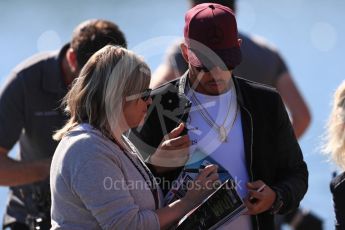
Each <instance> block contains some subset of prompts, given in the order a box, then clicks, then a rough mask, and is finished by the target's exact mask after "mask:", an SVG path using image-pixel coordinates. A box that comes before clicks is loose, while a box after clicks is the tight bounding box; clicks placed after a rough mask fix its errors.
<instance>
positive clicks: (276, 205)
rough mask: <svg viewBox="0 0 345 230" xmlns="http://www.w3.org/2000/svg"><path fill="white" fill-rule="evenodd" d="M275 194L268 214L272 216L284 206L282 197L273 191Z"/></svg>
mask: <svg viewBox="0 0 345 230" xmlns="http://www.w3.org/2000/svg"><path fill="white" fill-rule="evenodd" d="M275 193H276V199H275V201H274V202H273V204H272V207H271V209H270V212H271V214H272V215H275V214H277V213H278V212H279V211H280V209H281V208H282V207H283V205H284V202H283V197H282V195H281V193H280V192H279V190H275Z"/></svg>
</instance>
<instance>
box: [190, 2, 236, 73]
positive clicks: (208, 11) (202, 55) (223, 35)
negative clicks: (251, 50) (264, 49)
mask: <svg viewBox="0 0 345 230" xmlns="http://www.w3.org/2000/svg"><path fill="white" fill-rule="evenodd" d="M184 38H185V42H186V45H187V46H188V50H189V51H188V53H189V62H190V64H191V65H193V66H195V67H208V68H212V67H213V66H220V67H222V66H225V67H226V68H228V69H233V68H235V67H236V66H237V65H239V64H240V63H241V60H242V56H241V49H240V46H239V44H238V31H237V23H236V18H235V15H234V13H233V12H232V11H231V9H230V8H228V7H226V6H223V5H220V4H216V3H203V4H199V5H196V6H195V7H193V8H192V9H190V10H189V11H188V12H187V13H186V15H185V27H184Z"/></svg>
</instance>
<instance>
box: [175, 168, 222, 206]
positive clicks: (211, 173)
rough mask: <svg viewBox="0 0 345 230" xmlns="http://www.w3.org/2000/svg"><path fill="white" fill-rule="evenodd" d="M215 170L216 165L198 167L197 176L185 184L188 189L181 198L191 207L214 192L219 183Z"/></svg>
mask: <svg viewBox="0 0 345 230" xmlns="http://www.w3.org/2000/svg"><path fill="white" fill-rule="evenodd" d="M217 170H218V166H217V165H208V166H206V167H205V168H204V169H200V173H199V175H198V176H197V178H196V179H195V180H194V181H191V182H190V183H188V184H187V189H188V191H187V193H186V195H185V196H184V197H183V198H182V199H184V200H185V201H184V202H189V204H190V205H191V206H192V207H195V206H196V205H198V204H200V203H201V202H202V201H203V200H204V199H205V198H206V197H207V196H209V195H210V194H211V193H212V192H214V191H215V190H216V189H217V188H218V187H219V185H220V182H219V180H218V179H219V177H218V173H217Z"/></svg>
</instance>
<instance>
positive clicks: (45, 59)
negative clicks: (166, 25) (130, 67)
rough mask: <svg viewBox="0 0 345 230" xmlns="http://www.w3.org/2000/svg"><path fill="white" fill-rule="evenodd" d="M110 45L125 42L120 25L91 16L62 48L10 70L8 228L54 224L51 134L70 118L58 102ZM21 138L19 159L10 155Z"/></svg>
mask: <svg viewBox="0 0 345 230" xmlns="http://www.w3.org/2000/svg"><path fill="white" fill-rule="evenodd" d="M107 44H116V45H121V46H123V47H126V46H127V42H126V39H125V36H124V34H123V32H122V31H121V30H120V29H119V27H118V26H117V25H116V24H115V23H113V22H110V21H106V20H100V19H94V20H87V21H84V22H82V23H81V24H80V25H78V26H77V27H76V28H75V30H74V31H73V35H72V39H71V42H70V43H68V44H66V45H65V46H63V47H62V48H61V49H60V51H58V52H47V53H40V54H37V55H34V56H33V57H30V58H29V59H27V60H26V61H24V62H23V63H21V64H20V65H19V66H17V67H16V68H15V69H14V70H13V72H12V73H11V74H10V76H9V79H8V82H7V84H6V85H5V87H4V89H3V90H2V92H1V95H0V185H1V186H10V192H9V200H8V204H7V207H6V211H5V216H4V220H3V225H4V226H3V227H4V228H7V229H29V228H31V229H36V227H40V229H49V228H50V192H49V183H48V181H49V168H50V162H51V158H52V156H53V153H54V151H55V148H56V146H57V144H58V142H57V141H55V140H53V138H52V135H53V132H54V131H55V130H56V129H58V128H61V127H62V126H63V124H64V122H65V120H66V119H67V117H66V116H65V114H63V112H62V111H61V110H60V109H59V106H60V104H61V100H62V98H63V97H64V96H65V95H66V93H67V91H68V89H69V88H70V86H71V83H72V81H73V80H74V78H75V77H76V76H77V75H78V72H79V70H80V69H81V67H82V66H83V65H84V64H85V63H86V61H87V60H88V59H89V57H90V56H91V55H92V54H93V53H94V52H96V51H97V50H99V49H100V48H102V47H103V46H105V45H107ZM17 141H19V159H18V160H17V159H16V160H15V159H12V158H10V157H9V155H8V154H9V151H10V150H11V149H12V148H13V146H14V145H15V143H16V142H17ZM36 225H39V226H36Z"/></svg>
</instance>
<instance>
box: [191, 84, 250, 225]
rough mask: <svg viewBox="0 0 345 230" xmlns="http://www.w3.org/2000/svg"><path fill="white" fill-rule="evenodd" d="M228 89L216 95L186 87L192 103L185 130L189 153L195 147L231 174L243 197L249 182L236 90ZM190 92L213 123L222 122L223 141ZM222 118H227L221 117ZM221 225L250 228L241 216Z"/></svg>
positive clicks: (245, 217) (247, 219)
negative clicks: (224, 133) (224, 132)
mask: <svg viewBox="0 0 345 230" xmlns="http://www.w3.org/2000/svg"><path fill="white" fill-rule="evenodd" d="M232 91H233V90H229V91H227V92H226V93H224V94H221V95H218V96H210V95H205V94H200V93H197V92H195V91H193V90H192V89H189V91H188V94H187V96H188V97H189V99H191V101H192V102H193V105H192V108H191V111H190V113H189V118H188V120H187V123H186V124H187V128H188V129H189V131H188V135H189V137H190V139H191V141H192V146H191V147H190V154H193V152H194V151H195V150H196V149H198V150H199V151H202V152H204V153H205V154H207V155H209V156H211V157H212V158H213V159H214V160H215V161H216V162H218V164H219V165H221V166H222V167H223V168H224V169H226V170H227V171H228V172H229V173H230V174H231V175H232V177H233V178H234V179H235V182H236V184H237V191H238V193H239V194H240V196H241V197H242V198H244V197H245V196H246V195H247V192H248V191H247V187H246V183H247V182H248V181H249V177H248V173H247V166H246V159H245V153H244V143H243V133H242V122H241V116H240V111H239V109H238V106H237V100H236V93H235V92H232ZM193 93H194V95H195V97H196V98H197V100H198V102H200V103H201V105H202V106H203V108H205V109H207V112H208V114H209V115H210V116H211V117H212V119H213V121H215V122H216V123H217V125H219V126H221V125H222V124H223V123H224V127H226V130H227V133H228V136H227V140H226V141H225V142H221V140H220V135H219V132H218V131H217V130H215V129H214V128H211V126H210V125H209V124H207V122H206V120H205V119H204V118H203V117H202V115H201V113H200V107H199V106H196V105H195V99H194V100H193V99H192V94H193ZM229 106H230V107H229ZM229 108H230V110H229ZM225 117H227V118H226V119H225ZM234 119H235V120H234ZM222 227H224V228H226V229H245V230H247V229H248V230H250V229H251V228H252V227H251V220H250V216H247V215H242V216H240V217H239V218H237V219H236V220H234V221H233V222H231V223H229V224H224V225H223V226H222ZM222 227H221V228H222Z"/></svg>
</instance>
